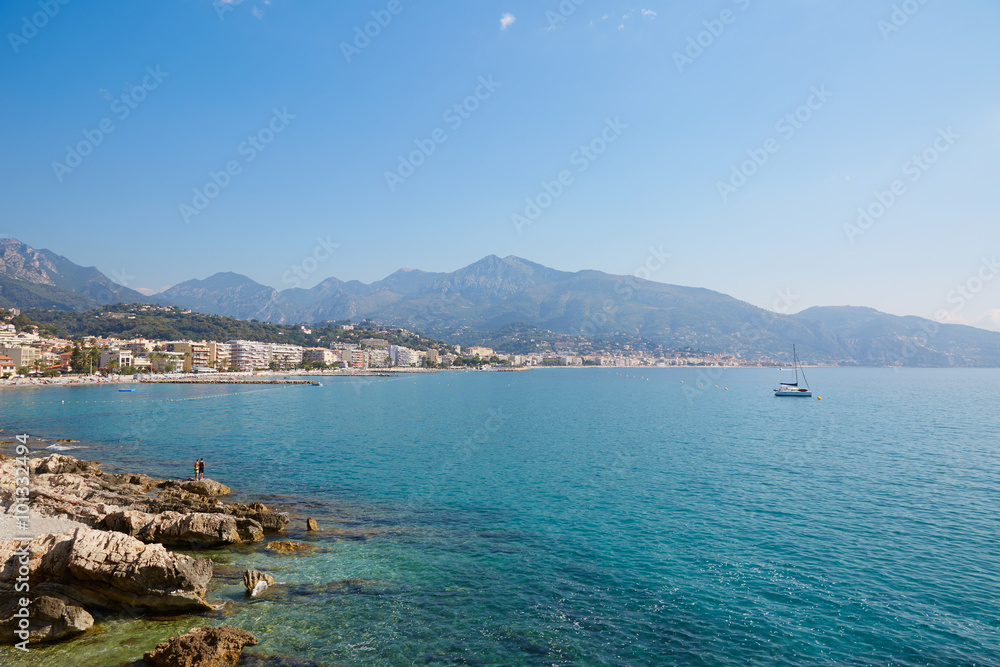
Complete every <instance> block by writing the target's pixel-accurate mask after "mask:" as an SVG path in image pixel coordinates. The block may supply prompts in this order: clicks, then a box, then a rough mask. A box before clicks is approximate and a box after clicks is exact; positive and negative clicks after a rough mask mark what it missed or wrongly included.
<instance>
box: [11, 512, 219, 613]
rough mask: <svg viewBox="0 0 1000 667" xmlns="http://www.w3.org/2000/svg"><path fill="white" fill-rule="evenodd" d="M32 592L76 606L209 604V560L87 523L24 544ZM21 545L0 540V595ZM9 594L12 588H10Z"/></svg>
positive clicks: (175, 608)
mask: <svg viewBox="0 0 1000 667" xmlns="http://www.w3.org/2000/svg"><path fill="white" fill-rule="evenodd" d="M26 551H27V553H28V554H29V559H28V570H29V574H28V577H29V581H30V582H31V591H32V593H34V594H36V595H38V594H40V593H45V594H53V597H58V598H60V599H63V600H65V601H71V603H72V604H73V605H74V606H80V607H84V608H94V607H96V608H104V609H121V608H123V607H124V608H128V609H133V610H149V611H154V612H159V613H179V612H186V611H200V610H208V609H211V608H212V607H211V605H209V604H208V602H206V601H205V591H206V588H207V586H208V582H209V580H210V579H211V578H212V561H210V560H208V559H207V558H192V557H191V556H185V555H182V554H173V553H170V552H169V551H167V550H166V549H165V548H164V547H163V546H161V545H159V544H143V543H142V542H140V541H139V540H137V539H135V538H134V537H130V536H128V535H125V534H124V533H118V532H105V531H100V530H92V529H89V528H81V529H77V530H76V531H74V532H73V533H71V534H63V535H45V536H42V537H36V538H35V539H33V540H31V542H30V543H28V546H27V548H26ZM24 553H25V548H24V547H23V546H22V545H21V544H19V543H16V542H3V543H0V563H2V564H3V570H2V571H0V579H2V580H3V582H4V584H3V585H0V594H3V595H4V597H6V594H7V593H9V592H10V591H9V590H8V591H4V590H3V588H2V586H5V587H7V588H8V589H10V587H11V584H9V583H7V582H13V581H14V576H15V572H16V571H17V570H18V568H19V558H21V557H22V554H24ZM11 595H13V593H11Z"/></svg>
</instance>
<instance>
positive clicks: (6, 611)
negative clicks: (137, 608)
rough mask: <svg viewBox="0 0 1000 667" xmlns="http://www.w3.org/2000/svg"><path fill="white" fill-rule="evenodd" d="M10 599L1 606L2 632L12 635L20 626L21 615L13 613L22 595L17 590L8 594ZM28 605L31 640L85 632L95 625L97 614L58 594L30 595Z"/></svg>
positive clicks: (58, 637) (50, 639) (71, 635)
mask: <svg viewBox="0 0 1000 667" xmlns="http://www.w3.org/2000/svg"><path fill="white" fill-rule="evenodd" d="M4 597H7V598H8V599H9V600H10V601H9V602H8V603H7V604H5V605H4V607H3V609H2V610H0V619H2V620H0V634H2V635H3V637H4V638H5V639H6V638H10V637H13V636H14V630H15V629H17V623H18V620H19V619H18V618H16V617H15V616H14V614H15V613H16V612H18V611H19V609H20V607H18V606H16V605H17V603H18V600H19V598H20V596H19V595H17V594H16V593H11V594H10V595H9V596H7V595H5V596H4ZM30 599H31V602H30V604H29V605H28V618H29V619H30V622H29V624H28V633H29V634H28V641H29V642H50V641H56V640H59V639H65V638H67V637H73V636H75V635H78V634H80V633H81V632H84V631H85V630H87V629H88V628H90V627H91V626H92V625H94V617H93V616H91V615H90V614H89V613H87V610H86V609H83V608H81V607H75V606H71V605H67V604H66V603H65V602H64V601H63V600H60V599H59V598H55V597H50V596H48V595H43V596H38V597H35V596H31V597H30ZM14 641H17V639H15V640H14Z"/></svg>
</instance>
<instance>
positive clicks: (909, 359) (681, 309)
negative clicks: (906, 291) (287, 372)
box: [0, 239, 1000, 367]
mask: <svg viewBox="0 0 1000 667" xmlns="http://www.w3.org/2000/svg"><path fill="white" fill-rule="evenodd" d="M108 303H157V304H168V305H177V306H181V307H184V308H189V309H191V310H193V311H196V312H201V313H206V314H214V315H226V316H231V317H235V318H239V319H244V320H249V319H257V320H260V321H265V322H273V323H303V324H306V323H314V322H321V321H335V320H346V319H350V320H355V321H357V320H361V319H366V318H367V319H372V320H375V321H377V322H380V323H384V324H393V325H398V326H403V327H406V328H409V329H413V330H416V331H419V332H421V333H425V334H428V335H432V336H436V337H439V338H443V339H445V340H449V341H452V342H458V343H462V344H469V343H470V342H475V341H477V340H481V339H483V338H484V336H485V335H486V334H487V333H489V332H495V331H497V330H499V329H503V328H505V327H508V326H509V325H512V324H516V323H524V324H527V325H531V326H534V327H537V328H539V329H545V330H548V331H552V332H556V333H562V334H572V335H577V336H580V335H582V336H589V337H594V336H597V337H600V336H610V335H618V334H625V335H629V336H633V337H637V338H642V339H646V340H649V341H653V342H655V343H658V344H661V345H664V346H667V347H672V348H676V349H685V348H693V349H699V350H705V351H710V352H722V351H728V352H732V353H737V354H740V355H742V356H745V357H767V358H772V359H785V358H787V357H788V355H789V351H790V349H791V346H792V344H793V343H796V344H797V345H798V346H799V349H800V356H802V357H803V358H805V359H807V360H810V361H817V362H828V363H842V364H857V365H866V366H882V365H904V366H945V367H948V366H1000V333H997V332H992V331H986V330H983V329H977V328H974V327H969V326H964V325H954V324H938V323H936V322H934V321H932V320H927V319H924V318H920V317H899V316H895V315H889V314H886V313H882V312H879V311H877V310H874V309H871V308H861V307H851V306H836V307H814V308H809V309H808V310H805V311H802V312H800V313H797V314H795V315H783V314H778V313H774V312H771V311H767V310H764V309H762V308H758V307H756V306H753V305H751V304H749V303H746V302H744V301H740V300H738V299H735V298H733V297H731V296H727V295H725V294H722V293H720V292H715V291H712V290H708V289H703V288H697V287H683V286H679V285H667V284H664V283H657V282H651V281H647V280H641V279H638V278H634V277H630V276H629V277H626V276H615V275H610V274H607V273H602V272H600V271H589V270H586V271H577V272H567V271H559V270H556V269H552V268H549V267H546V266H542V265H540V264H536V263H534V262H530V261H528V260H525V259H521V258H518V257H513V256H510V257H504V258H500V257H497V256H495V255H491V256H489V257H485V258H483V259H481V260H479V261H478V262H475V263H473V264H470V265H469V266H466V267H464V268H461V269H459V270H457V271H453V272H450V273H433V272H425V271H418V270H414V269H401V270H399V271H396V272H395V273H393V274H391V275H390V276H388V277H386V278H384V279H382V280H379V281H377V282H373V283H370V284H366V283H362V282H358V281H347V282H344V281H341V280H338V279H336V278H327V279H326V280H324V281H322V282H320V283H319V284H317V285H316V286H314V287H311V288H309V289H303V288H291V289H286V290H282V291H278V290H275V289H274V288H272V287H268V286H266V285H261V284H259V283H257V282H255V281H253V280H251V279H250V278H248V277H246V276H243V275H240V274H236V273H217V274H215V275H212V276H209V277H208V278H205V279H203V280H188V281H185V282H182V283H179V284H177V285H175V286H173V287H171V288H170V289H168V290H166V291H164V292H162V293H160V294H157V295H153V296H145V295H143V294H140V293H139V292H136V291H135V290H131V289H129V288H127V287H124V286H122V285H118V284H116V283H115V282H114V281H112V280H111V279H109V278H108V277H107V276H105V275H104V274H103V273H101V272H100V271H98V270H97V269H96V268H94V267H89V268H85V267H81V266H78V265H76V264H74V263H73V262H71V261H70V260H68V259H66V258H65V257H62V256H59V255H56V254H54V253H52V252H50V251H48V250H35V249H34V248H31V247H30V246H28V245H26V244H24V243H21V242H20V241H17V240H15V239H2V240H0V307H21V308H31V307H35V308H54V309H59V310H84V309H88V308H93V307H96V306H99V305H102V304H108Z"/></svg>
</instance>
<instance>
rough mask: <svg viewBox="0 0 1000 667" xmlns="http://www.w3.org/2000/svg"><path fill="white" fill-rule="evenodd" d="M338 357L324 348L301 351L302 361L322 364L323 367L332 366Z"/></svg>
mask: <svg viewBox="0 0 1000 667" xmlns="http://www.w3.org/2000/svg"><path fill="white" fill-rule="evenodd" d="M339 360H340V357H339V356H338V355H337V353H336V352H334V351H333V350H328V349H326V348H325V347H307V348H306V349H304V350H302V361H309V362H312V363H314V364H323V365H325V366H333V365H334V364H335V363H337V361H339Z"/></svg>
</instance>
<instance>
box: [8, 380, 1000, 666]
mask: <svg viewBox="0 0 1000 667" xmlns="http://www.w3.org/2000/svg"><path fill="white" fill-rule="evenodd" d="M778 378H779V375H778V372H777V371H773V370H760V369H730V370H725V371H721V370H718V369H716V370H711V369H706V370H705V371H701V372H699V371H697V370H695V369H629V370H626V369H552V370H536V371H531V372H526V373H475V372H467V373H462V372H454V373H439V374H434V375H420V376H405V375H404V376H401V377H398V378H358V379H346V378H345V379H330V380H329V381H326V382H325V386H324V387H252V388H241V387H232V386H193V387H192V386H183V385H163V386H149V385H146V386H143V387H141V388H140V389H139V391H137V392H135V393H119V392H117V391H116V389H115V388H113V387H72V388H39V389H18V390H16V391H2V392H0V409H2V411H0V427H3V428H4V429H5V431H4V433H3V434H0V440H2V439H3V438H2V436H3V435H7V434H8V433H11V432H13V431H14V430H23V431H27V432H28V433H30V434H31V435H33V436H36V437H41V438H47V439H48V440H47V441H39V442H36V443H35V446H37V447H38V448H43V447H48V446H51V444H53V443H52V442H51V441H52V440H54V439H55V438H60V437H62V438H65V437H70V438H74V439H77V440H81V441H84V442H82V443H70V444H69V445H68V446H82V447H86V448H85V449H79V450H72V451H69V452H68V453H70V454H73V455H75V456H80V457H84V458H94V459H96V460H100V461H102V462H105V463H106V464H108V466H109V467H111V468H115V467H120V468H123V469H128V470H138V471H143V472H147V473H149V474H152V475H157V476H172V477H183V476H187V475H189V474H190V467H191V462H192V461H193V460H194V459H195V458H198V457H204V458H205V460H206V463H207V466H208V468H207V476H209V477H211V478H213V479H217V480H219V481H222V482H224V483H226V484H228V485H230V486H232V487H234V488H236V489H238V490H239V491H240V492H241V494H243V495H244V497H252V498H264V501H265V502H267V503H268V504H276V505H279V506H288V507H292V508H294V510H295V511H296V512H297V513H298V517H297V518H296V520H295V521H294V522H293V525H292V527H291V530H290V531H289V536H288V537H289V538H290V539H297V540H302V541H307V542H309V543H310V544H312V545H313V547H314V548H313V550H312V551H310V552H308V553H305V554H299V555H291V556H282V555H276V554H274V553H271V552H268V551H266V550H264V549H263V548H261V547H260V546H259V545H254V546H248V547H242V548H240V549H235V550H231V551H216V552H211V553H210V554H208V555H211V556H212V557H213V558H215V559H216V560H217V562H218V563H219V564H220V566H219V568H218V572H219V576H218V577H217V579H216V581H215V589H214V590H213V591H212V593H211V596H210V597H211V599H212V600H213V601H216V602H225V605H224V607H223V609H222V610H221V611H220V612H218V613H215V614H210V615H208V616H207V617H204V618H197V617H194V618H192V617H186V618H184V619H168V620H143V621H134V620H129V619H114V620H106V621H102V623H101V624H100V626H99V628H98V629H97V630H95V631H92V632H91V633H88V635H87V636H85V638H84V639H83V640H79V641H76V642H71V643H66V644H61V645H57V646H54V647H46V648H33V649H32V651H31V653H30V654H29V655H28V656H23V655H20V654H14V652H12V651H9V650H5V651H4V652H3V653H0V660H2V661H3V662H5V663H6V662H7V661H8V660H10V661H11V662H14V663H16V664H25V665H36V664H38V665H41V664H46V665H59V664H67V665H79V666H81V667H86V666H89V665H95V666H96V665H116V664H119V663H120V662H123V661H125V660H127V659H134V658H137V657H139V656H140V655H141V653H142V651H143V650H147V649H149V648H151V647H152V646H153V645H155V643H156V641H159V640H162V639H164V638H167V637H169V636H171V635H173V634H177V633H178V632H180V631H183V630H184V629H187V628H188V627H194V626H195V625H198V624H206V623H209V624H221V623H230V624H234V625H237V626H239V627H242V628H244V629H246V630H248V631H250V632H253V633H254V634H256V635H257V636H258V637H259V638H260V639H261V644H260V646H258V647H256V648H254V649H252V650H250V652H252V653H255V654H261V655H266V654H279V655H291V656H296V657H299V658H306V659H311V660H315V661H317V662H319V663H321V664H326V665H355V664H358V665H360V664H412V663H430V664H475V665H492V664H505V665H535V664H538V665H541V664H608V665H640V664H650V665H659V664H710V665H743V664H748V663H751V664H845V663H847V664H888V663H892V664H899V665H908V664H913V665H916V664H921V665H924V664H932V665H934V664H940V665H954V664H1000V621H998V618H1000V576H998V575H997V572H1000V550H998V548H997V535H998V528H1000V525H998V523H1000V520H998V518H997V517H998V516H1000V511H998V510H1000V493H998V492H1000V478H998V470H1000V468H998V464H1000V442H998V437H997V433H998V432H1000V399H998V398H997V394H996V391H995V389H996V388H997V387H998V386H1000V371H995V370H903V371H893V370H888V369H886V370H882V369H812V370H810V371H809V378H810V381H811V382H812V385H813V387H814V390H816V393H817V394H818V395H819V396H821V397H822V399H823V400H822V401H817V400H808V399H795V398H793V399H776V398H774V397H773V396H771V388H772V387H773V386H776V384H775V383H776V382H777V380H778ZM681 381H683V384H682V382H681ZM715 385H718V388H715ZM59 444H60V445H62V446H67V445H66V443H59ZM305 516H314V517H315V518H316V519H317V520H318V521H319V523H320V527H321V531H320V532H319V533H318V534H317V535H310V534H307V533H305V531H304V530H303V525H302V524H303V518H304V517H305ZM281 539H285V538H284V537H282V538H281ZM247 567H253V568H257V569H261V570H264V571H267V572H270V573H271V574H273V575H274V577H275V579H277V580H278V581H279V582H282V585H280V586H278V587H277V588H276V589H274V590H271V591H268V592H267V593H265V594H264V595H263V596H262V597H261V598H258V599H254V600H252V601H249V600H248V599H247V598H245V596H244V595H243V587H242V583H241V582H240V581H239V574H240V573H241V572H242V570H243V569H245V568H247ZM123 643H124V645H123Z"/></svg>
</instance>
